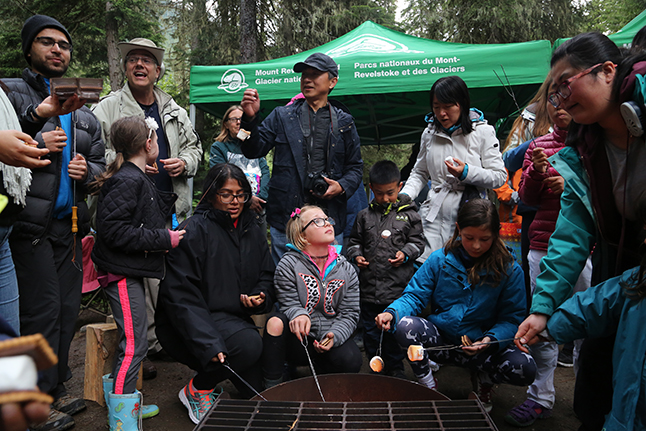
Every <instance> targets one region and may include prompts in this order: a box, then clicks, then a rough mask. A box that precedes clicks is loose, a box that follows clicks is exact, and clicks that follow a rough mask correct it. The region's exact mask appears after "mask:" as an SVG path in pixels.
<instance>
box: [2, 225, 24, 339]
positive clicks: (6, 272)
mask: <svg viewBox="0 0 646 431" xmlns="http://www.w3.org/2000/svg"><path fill="white" fill-rule="evenodd" d="M10 233H11V226H8V227H5V226H0V316H2V317H3V318H4V319H5V320H6V321H7V322H9V324H10V325H11V327H12V328H13V329H14V330H15V331H16V333H18V334H20V307H19V302H18V297H19V294H18V279H17V278H16V269H15V267H14V266H13V259H12V257H11V249H10V248H9V234H10Z"/></svg>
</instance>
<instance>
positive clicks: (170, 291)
mask: <svg viewBox="0 0 646 431" xmlns="http://www.w3.org/2000/svg"><path fill="white" fill-rule="evenodd" d="M255 220H256V219H255V215H254V214H253V211H251V210H250V209H249V208H248V207H247V208H245V210H244V211H243V212H242V214H240V218H239V220H238V227H234V226H233V222H232V220H231V216H230V215H229V213H228V212H225V211H220V210H216V209H214V208H213V206H212V205H211V204H210V203H208V202H202V203H201V204H200V205H198V207H197V208H196V209H195V214H194V215H193V216H192V217H190V218H189V219H187V220H186V221H185V222H184V223H182V224H181V225H180V227H181V228H182V229H186V235H185V236H184V238H183V239H182V240H181V241H180V243H179V246H178V247H177V248H174V249H173V250H171V252H170V253H169V254H168V260H167V266H168V268H167V271H166V278H165V279H164V280H162V282H161V284H160V286H159V300H158V303H157V312H156V315H155V322H156V324H157V337H158V338H159V341H160V342H161V344H162V346H163V347H164V350H166V351H167V352H168V353H169V354H170V355H171V356H173V357H178V356H186V353H187V352H188V354H190V356H192V357H193V358H195V359H196V360H197V361H199V363H200V364H202V366H206V364H208V363H209V361H210V360H211V358H213V357H214V356H216V355H217V354H218V353H220V352H224V353H225V354H227V353H228V352H227V348H226V345H225V342H224V340H226V339H227V338H229V336H231V335H232V334H235V333H236V332H238V331H240V330H242V329H245V328H255V324H254V322H253V321H252V319H251V315H253V314H264V313H268V312H269V311H271V309H272V306H273V303H274V298H275V294H274V285H273V280H274V269H275V268H274V261H273V260H272V258H271V255H270V253H269V246H268V245H267V238H266V236H265V233H264V232H262V231H261V229H260V228H259V227H258V225H257V224H256V221H255ZM261 292H263V293H265V295H266V299H265V302H264V303H263V304H262V305H261V306H259V307H256V308H246V307H244V306H243V305H242V303H241V302H240V294H242V293H245V294H248V295H257V294H259V293H261ZM177 350H181V351H182V354H181V355H180V354H179V353H177Z"/></svg>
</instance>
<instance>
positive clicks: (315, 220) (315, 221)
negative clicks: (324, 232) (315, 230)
mask: <svg viewBox="0 0 646 431" xmlns="http://www.w3.org/2000/svg"><path fill="white" fill-rule="evenodd" d="M326 223H329V224H330V226H334V219H333V218H332V217H326V218H322V217H316V218H313V219H312V220H310V221H309V222H307V224H306V225H305V226H304V227H303V229H301V232H305V229H307V228H308V227H310V225H311V224H314V225H315V226H316V227H323V226H325V224H326Z"/></svg>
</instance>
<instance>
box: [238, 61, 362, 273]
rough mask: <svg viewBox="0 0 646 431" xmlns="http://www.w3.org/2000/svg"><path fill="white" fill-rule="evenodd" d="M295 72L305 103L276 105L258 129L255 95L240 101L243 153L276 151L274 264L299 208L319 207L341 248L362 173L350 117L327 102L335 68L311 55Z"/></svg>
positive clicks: (271, 207)
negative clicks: (350, 202)
mask: <svg viewBox="0 0 646 431" xmlns="http://www.w3.org/2000/svg"><path fill="white" fill-rule="evenodd" d="M294 72H296V73H301V92H302V94H303V97H304V100H303V99H298V100H296V101H295V102H294V103H293V104H290V105H288V106H279V107H278V108H276V109H274V110H273V111H272V112H271V114H269V116H268V117H267V118H265V120H264V121H263V122H262V124H260V125H259V123H260V118H259V115H258V112H259V111H260V96H259V95H258V91H257V90H256V89H253V88H250V89H247V90H245V92H244V96H243V98H242V102H241V103H240V104H241V106H242V109H243V111H244V115H243V117H242V126H241V127H242V128H243V129H245V130H248V131H250V132H251V135H250V137H249V139H248V140H247V141H245V143H244V144H243V145H242V152H243V153H244V155H245V156H246V157H248V158H250V159H251V158H259V157H264V156H266V155H267V153H268V152H269V151H270V150H271V149H272V148H274V147H275V148H276V150H275V153H274V168H273V171H272V174H271V180H270V181H269V198H268V199H267V221H268V222H269V224H270V225H271V229H270V232H271V251H272V256H273V258H274V262H275V263H276V264H278V261H279V260H280V258H281V257H282V255H283V254H284V253H285V252H286V251H287V247H286V246H285V244H286V243H287V236H286V235H285V226H286V224H287V221H288V220H289V216H290V214H291V213H292V211H294V208H300V207H301V206H303V204H314V205H318V206H320V207H322V208H323V209H324V210H325V211H326V212H327V214H328V216H330V217H332V218H333V219H334V220H335V221H336V225H335V226H334V232H335V235H336V237H337V241H338V242H339V244H343V229H344V228H345V219H346V208H347V201H348V196H352V194H353V193H354V192H355V191H356V190H357V189H358V187H359V184H361V175H362V173H363V161H362V160H361V149H360V147H359V145H360V142H359V134H358V133H357V128H356V126H355V124H354V119H353V118H352V115H350V114H349V113H347V112H345V111H344V110H342V109H340V108H337V107H335V106H332V104H331V103H329V102H328V94H329V93H330V92H331V91H332V89H333V88H334V87H335V86H336V84H337V82H338V79H339V78H338V77H339V67H338V65H337V64H336V63H335V61H334V60H333V59H332V58H331V57H329V56H328V55H326V54H323V53H320V52H316V53H314V54H312V55H310V56H309V57H307V59H306V60H305V61H303V62H299V63H296V64H295V65H294Z"/></svg>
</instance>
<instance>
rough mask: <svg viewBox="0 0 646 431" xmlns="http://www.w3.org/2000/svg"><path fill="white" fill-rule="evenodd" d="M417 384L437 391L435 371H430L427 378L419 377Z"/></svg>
mask: <svg viewBox="0 0 646 431" xmlns="http://www.w3.org/2000/svg"><path fill="white" fill-rule="evenodd" d="M417 383H419V384H420V385H422V386H426V387H427V388H429V389H433V390H436V389H437V379H436V378H435V377H433V371H429V372H428V374H427V375H425V376H422V377H417Z"/></svg>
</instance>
